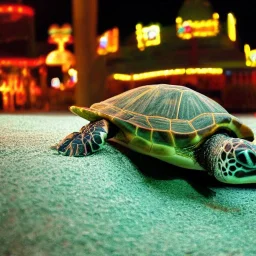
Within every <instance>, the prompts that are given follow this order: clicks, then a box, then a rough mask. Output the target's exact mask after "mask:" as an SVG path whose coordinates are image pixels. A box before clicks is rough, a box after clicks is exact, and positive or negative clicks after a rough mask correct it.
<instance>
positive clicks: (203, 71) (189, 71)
mask: <svg viewBox="0 0 256 256" xmlns="http://www.w3.org/2000/svg"><path fill="white" fill-rule="evenodd" d="M222 73H223V69H222V68H176V69H166V70H157V71H150V72H144V73H139V74H133V75H129V74H113V78H114V79H115V80H119V81H140V80H144V79H150V78H156V77H168V76H173V75H176V76H177V75H221V74H222Z"/></svg>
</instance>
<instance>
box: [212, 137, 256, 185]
mask: <svg viewBox="0 0 256 256" xmlns="http://www.w3.org/2000/svg"><path fill="white" fill-rule="evenodd" d="M214 176H215V177H216V179H218V180H219V181H221V182H225V183H231V184H245V183H256V145H254V144H253V143H251V142H249V141H246V140H243V139H238V138H229V139H226V140H224V141H223V143H222V145H221V147H220V151H219V152H218V156H217V161H216V162H215V168H214Z"/></svg>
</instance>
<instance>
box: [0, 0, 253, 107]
mask: <svg viewBox="0 0 256 256" xmlns="http://www.w3.org/2000/svg"><path fill="white" fill-rule="evenodd" d="M255 7H256V2H255V1H253V0H251V1H250V0H244V1H231V0H226V1H222V0H158V1H157V2H145V1H132V0H131V1H118V0H109V1H105V0H73V1H72V0H65V1H54V0H51V1H50V0H37V1H34V0H23V1H14V0H13V1H7V0H6V1H1V0H0V111H4V112H12V111H23V110H29V111H30V110H36V111H39V110H40V111H56V110H67V109H68V106H70V105H72V104H76V105H80V106H90V105H91V104H92V103H94V102H97V101H100V100H104V99H106V98H108V97H111V96H114V95H116V94H119V93H122V92H124V91H126V90H128V89H132V88H136V87H138V86H142V85H146V84H158V83H168V84H180V85H185V86H187V87H190V88H192V89H194V90H196V91H199V92H201V93H204V94H206V95H207V96H209V97H211V98H213V99H214V100H216V101H217V102H219V103H220V104H222V105H223V106H224V107H225V108H227V109H228V110H229V111H233V112H253V111H256V69H255V67H256V41H255V39H256V34H255V32H254V24H256V15H255V11H254V10H255ZM170 86H171V85H170Z"/></svg>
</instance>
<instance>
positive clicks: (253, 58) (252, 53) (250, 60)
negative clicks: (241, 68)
mask: <svg viewBox="0 0 256 256" xmlns="http://www.w3.org/2000/svg"><path fill="white" fill-rule="evenodd" d="M244 54H245V65H246V66H248V67H256V49H254V50H251V48H250V46H249V45H248V44H245V45H244Z"/></svg>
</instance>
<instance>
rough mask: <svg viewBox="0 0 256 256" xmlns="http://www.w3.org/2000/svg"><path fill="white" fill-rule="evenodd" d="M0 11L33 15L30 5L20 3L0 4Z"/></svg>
mask: <svg viewBox="0 0 256 256" xmlns="http://www.w3.org/2000/svg"><path fill="white" fill-rule="evenodd" d="M0 13H4V14H7V13H10V14H13V13H15V14H22V15H26V16H34V10H33V9H32V8H31V7H29V6H26V5H21V4H0Z"/></svg>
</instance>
